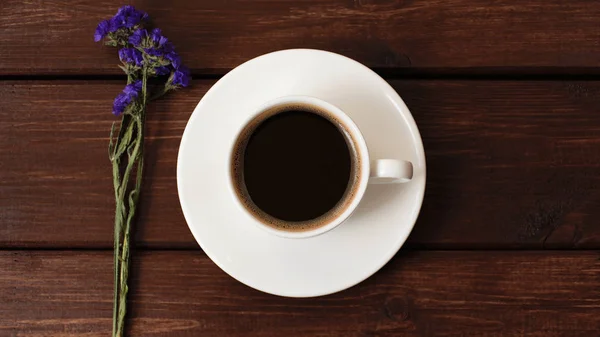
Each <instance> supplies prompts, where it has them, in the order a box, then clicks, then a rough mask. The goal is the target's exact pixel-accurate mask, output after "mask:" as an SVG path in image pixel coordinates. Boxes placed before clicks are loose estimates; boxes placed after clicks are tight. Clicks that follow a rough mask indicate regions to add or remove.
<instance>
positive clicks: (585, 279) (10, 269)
mask: <svg viewBox="0 0 600 337" xmlns="http://www.w3.org/2000/svg"><path fill="white" fill-rule="evenodd" d="M599 258H600V255H599V254H598V253H597V252H587V251H586V252H408V253H406V252H404V253H400V254H398V256H396V257H395V258H394V259H393V260H392V262H390V263H389V264H388V265H387V266H386V267H384V268H383V269H382V270H381V271H379V272H378V273H377V274H375V275H374V276H373V277H371V278H369V279H367V280H366V281H365V282H363V283H361V284H359V285H357V286H355V287H353V288H351V289H349V290H346V291H343V292H341V293H337V294H334V295H330V296H326V297H321V298H312V299H290V298H281V297H276V296H272V295H267V294H264V293H260V292H258V291H256V290H253V289H251V288H249V287H247V286H245V285H242V284H241V283H239V282H237V281H235V280H234V279H232V278H231V277H229V276H227V275H226V274H225V273H223V272H222V271H220V270H219V269H218V267H217V266H216V265H214V264H213V263H212V262H211V261H210V260H209V259H208V258H207V257H206V256H205V255H204V254H203V253H202V252H197V251H181V252H138V253H136V254H134V269H133V276H132V277H133V281H132V286H133V287H132V292H131V297H130V299H131V301H130V302H131V309H130V313H131V315H130V318H131V320H130V322H131V326H130V330H131V333H130V336H157V337H158V336H282V335H284V336H357V337H358V336H539V337H552V336H571V337H575V336H586V337H587V336H593V335H595V333H596V332H597V331H599V330H600V277H599V275H600V260H599ZM0 270H2V272H1V273H0V303H3V304H2V306H0V335H2V336H23V337H34V336H62V337H67V336H88V337H92V336H106V335H108V334H109V329H110V317H111V293H112V291H111V287H112V283H111V277H112V275H111V271H112V255H111V253H110V252H108V251H107V252H31V251H14V252H0Z"/></svg>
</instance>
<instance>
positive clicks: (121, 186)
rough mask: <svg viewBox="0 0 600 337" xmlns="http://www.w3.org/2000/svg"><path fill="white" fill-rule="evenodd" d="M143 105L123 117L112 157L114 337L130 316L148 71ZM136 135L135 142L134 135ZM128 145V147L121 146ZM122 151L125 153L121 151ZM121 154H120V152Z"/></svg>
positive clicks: (145, 70) (144, 79) (143, 90)
mask: <svg viewBox="0 0 600 337" xmlns="http://www.w3.org/2000/svg"><path fill="white" fill-rule="evenodd" d="M142 72H143V75H142V76H143V77H142V104H141V105H140V107H139V108H138V109H137V111H135V113H133V114H132V115H130V116H129V117H128V118H127V119H126V118H125V117H126V116H124V117H123V120H122V124H121V131H122V130H125V131H124V132H119V136H118V139H117V142H116V145H115V146H114V152H113V156H112V157H111V161H112V163H113V183H114V187H115V199H116V206H115V245H114V249H115V252H114V253H115V254H114V264H115V270H114V272H115V279H114V281H115V284H114V288H115V293H114V304H113V337H122V336H123V334H124V330H125V315H126V312H127V293H128V290H129V287H128V279H129V262H130V257H131V254H130V233H131V224H132V222H133V218H134V216H135V210H136V207H137V203H138V200H139V195H140V190H141V186H142V175H143V167H144V151H143V149H144V122H145V114H146V100H147V97H146V95H147V77H148V71H147V69H146V68H144V69H143V70H142ZM133 134H135V138H134V137H132V136H131V135H133ZM123 142H127V144H122V143H123ZM119 149H122V150H119ZM119 151H121V152H119ZM121 158H126V159H127V164H126V166H125V170H124V172H123V175H122V178H120V177H121V175H120V171H121V165H120V160H121ZM136 166H137V171H136V173H135V174H136V182H135V186H134V188H133V189H131V190H129V191H128V185H129V178H130V177H131V175H132V174H133V169H134V167H136Z"/></svg>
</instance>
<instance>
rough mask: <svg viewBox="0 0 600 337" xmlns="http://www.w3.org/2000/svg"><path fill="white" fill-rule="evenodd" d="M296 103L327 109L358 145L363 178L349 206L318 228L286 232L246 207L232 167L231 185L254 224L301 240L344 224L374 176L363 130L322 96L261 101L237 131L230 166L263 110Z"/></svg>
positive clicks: (298, 96) (272, 232)
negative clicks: (240, 142)
mask: <svg viewBox="0 0 600 337" xmlns="http://www.w3.org/2000/svg"><path fill="white" fill-rule="evenodd" d="M295 104H298V105H307V106H312V107H315V108H317V109H319V110H322V111H325V112H326V113H328V114H331V116H332V117H334V118H335V119H337V121H338V122H339V123H341V124H342V125H343V126H344V129H345V130H346V131H347V132H349V133H350V137H351V138H352V140H353V141H354V145H355V146H356V155H357V156H359V160H358V162H359V165H360V167H359V170H360V172H361V173H360V176H359V179H358V180H357V182H356V188H355V191H354V193H353V195H352V196H350V198H351V199H350V201H349V202H348V203H347V205H346V206H345V208H344V209H343V210H342V211H341V212H340V213H339V214H338V215H337V216H336V217H334V218H333V219H332V220H330V221H329V223H327V224H325V225H322V226H320V227H316V228H314V229H307V230H303V231H286V230H284V229H278V228H275V227H272V226H269V225H268V224H266V223H264V222H262V221H261V220H260V219H258V218H257V217H256V216H255V215H254V214H251V212H250V211H249V210H248V209H247V207H246V206H244V204H243V202H242V201H241V200H240V198H241V197H240V196H239V195H238V192H236V187H235V186H234V182H233V181H234V179H235V177H233V173H232V172H231V170H230V172H229V175H230V179H229V188H230V190H231V192H232V193H233V194H234V198H233V199H234V202H235V205H236V207H237V208H238V209H240V210H242V211H243V212H244V213H246V214H247V215H249V216H250V218H251V219H252V222H253V223H254V225H256V226H258V227H259V228H261V229H263V230H265V231H267V232H268V233H270V234H273V235H277V236H279V237H284V238H290V239H301V238H310V237H314V236H318V235H321V234H324V233H326V232H328V231H330V230H332V229H334V228H336V227H337V226H339V225H340V224H342V223H343V222H344V221H345V220H346V219H347V218H348V217H350V215H352V213H353V212H354V210H355V209H356V207H357V206H358V204H359V203H360V201H361V199H362V197H363V195H364V193H365V191H366V188H367V184H368V180H369V175H370V160H369V152H368V148H367V145H366V143H365V139H364V136H363V135H362V133H361V132H360V129H359V128H358V126H357V125H356V123H354V121H353V120H352V119H351V118H350V116H348V115H347V114H346V113H345V112H344V111H343V110H341V109H340V108H339V107H337V106H335V105H333V104H331V103H329V102H326V101H324V100H322V99H319V98H317V97H313V96H305V95H287V96H282V97H278V98H275V99H272V100H270V101H267V102H265V103H263V104H261V105H260V106H259V107H258V108H256V109H254V112H253V113H251V114H249V115H248V117H247V118H246V120H245V121H244V122H243V123H242V126H241V127H240V128H239V130H238V132H237V133H236V137H235V139H236V141H234V142H233V143H232V145H231V148H230V156H229V163H228V167H232V165H233V164H234V163H233V157H234V156H233V153H234V151H236V143H237V139H238V137H240V136H241V134H242V132H243V131H244V129H245V128H246V127H247V126H248V125H249V124H250V123H251V122H252V121H254V120H255V119H256V118H257V117H258V116H260V115H261V114H262V113H264V112H267V111H269V110H273V109H276V108H277V107H279V106H287V105H295Z"/></svg>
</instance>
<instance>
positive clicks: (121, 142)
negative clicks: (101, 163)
mask: <svg viewBox="0 0 600 337" xmlns="http://www.w3.org/2000/svg"><path fill="white" fill-rule="evenodd" d="M134 124H135V123H134V122H133V121H130V123H129V125H128V126H127V128H126V129H125V133H123V135H122V136H121V137H120V138H119V139H117V144H118V147H117V151H116V152H115V155H114V156H115V157H117V158H118V157H121V155H122V154H123V153H124V152H125V150H127V148H128V147H129V146H130V143H131V139H132V137H133V125H134ZM121 128H123V125H121Z"/></svg>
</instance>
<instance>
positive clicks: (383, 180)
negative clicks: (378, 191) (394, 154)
mask: <svg viewBox="0 0 600 337" xmlns="http://www.w3.org/2000/svg"><path fill="white" fill-rule="evenodd" d="M412 177H413V165H412V163H411V162H409V161H406V160H397V159H378V160H373V161H371V176H370V177H369V184H395V183H406V182H409V181H410V180H411V179H412Z"/></svg>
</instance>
